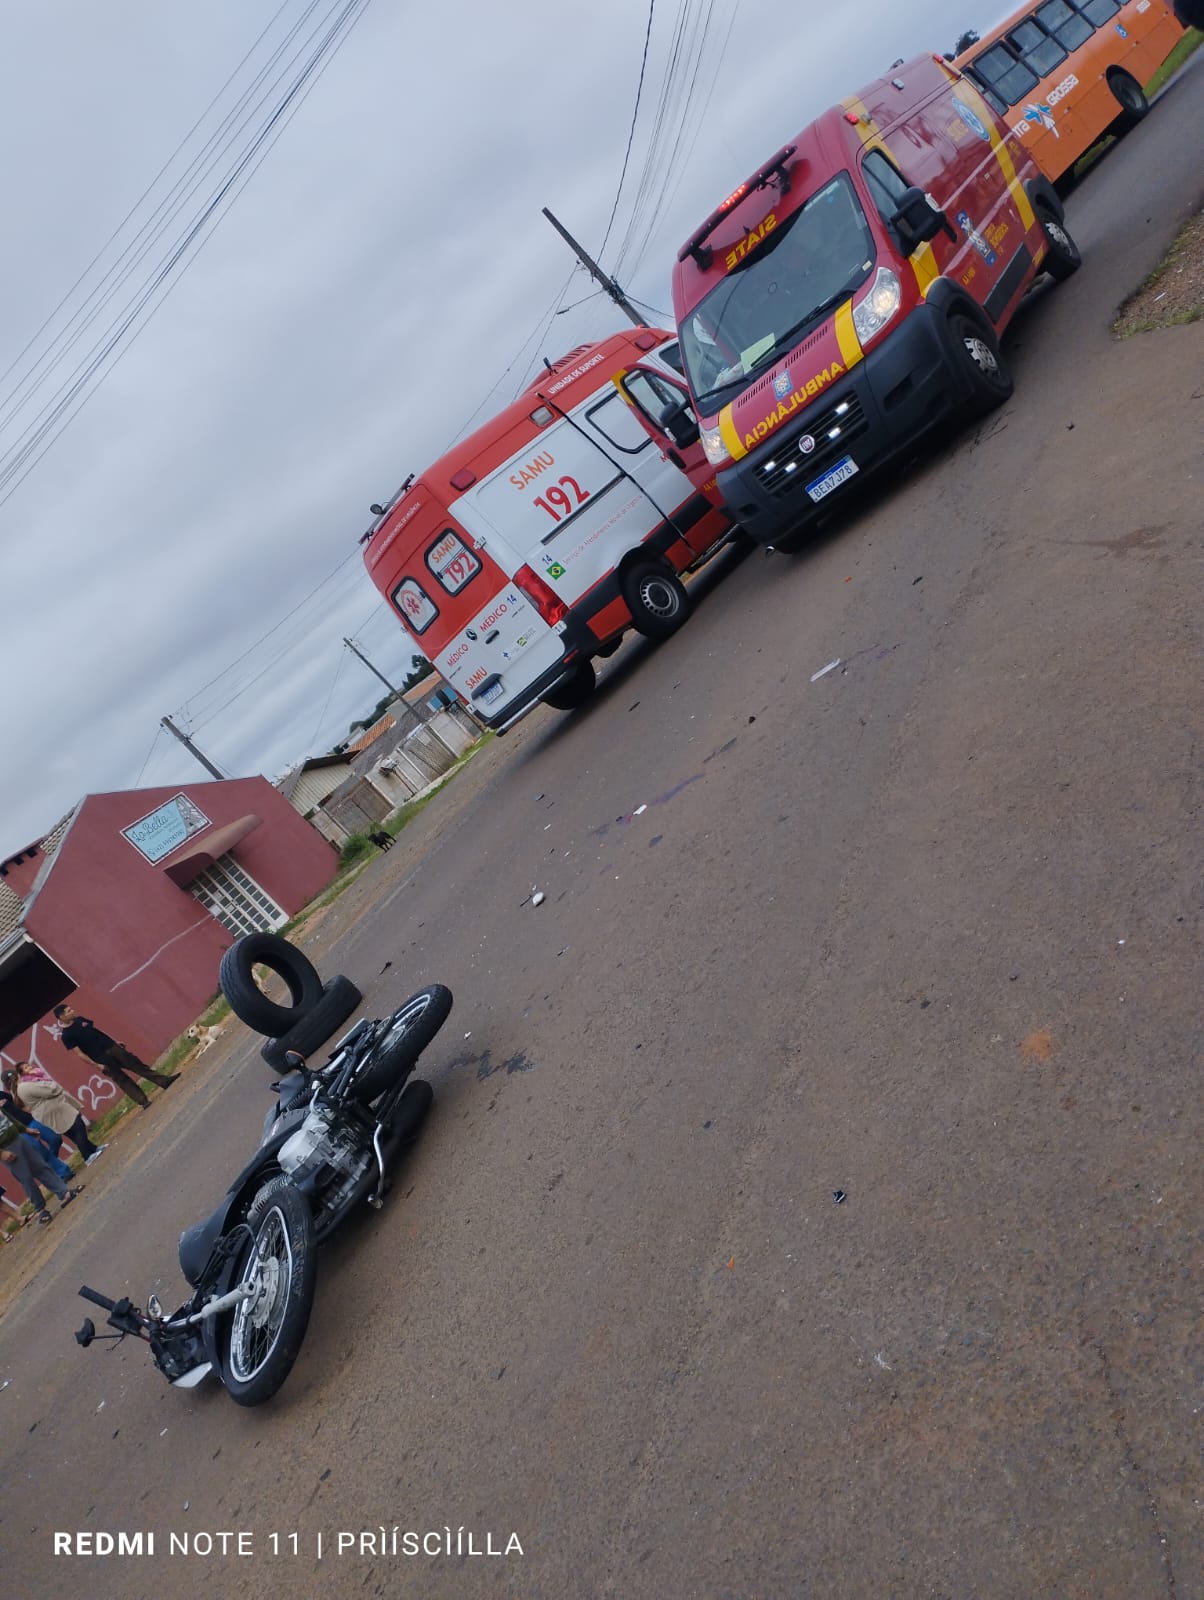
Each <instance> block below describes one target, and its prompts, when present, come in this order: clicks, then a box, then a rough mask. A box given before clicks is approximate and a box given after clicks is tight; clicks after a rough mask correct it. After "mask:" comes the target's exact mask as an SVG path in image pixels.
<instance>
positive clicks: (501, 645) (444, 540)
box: [391, 518, 564, 721]
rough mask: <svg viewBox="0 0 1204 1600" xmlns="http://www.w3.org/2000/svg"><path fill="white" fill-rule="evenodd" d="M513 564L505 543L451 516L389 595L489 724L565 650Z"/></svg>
mask: <svg viewBox="0 0 1204 1600" xmlns="http://www.w3.org/2000/svg"><path fill="white" fill-rule="evenodd" d="M511 564H512V561H511V558H510V557H509V553H508V552H507V551H506V550H505V549H504V548H501V549H497V550H494V549H491V548H489V541H488V540H482V539H475V538H474V537H473V536H472V535H471V534H470V533H469V532H468V531H467V530H466V529H464V528H463V527H461V526H458V525H457V524H456V523H455V522H454V521H453V519H451V518H448V519H447V522H446V525H445V526H444V527H442V528H441V529H440V530H439V532H438V533H437V534H436V535H435V537H434V538H432V539H431V540H429V541H428V542H427V543H426V544H425V545H424V546H421V547H419V548H418V549H416V551H415V553H414V556H413V558H412V559H411V561H410V563H409V564H408V567H407V569H406V571H405V574H404V575H403V576H402V578H401V580H400V582H398V583H397V584H396V586H395V587H394V589H393V591H392V595H391V598H392V600H393V603H394V604H395V605H396V607H397V609H398V611H399V612H400V614H401V616H402V617H403V618H404V619H405V622H406V626H407V627H408V628H409V630H410V632H411V633H412V634H413V635H414V638H415V640H416V642H417V644H418V647H419V649H421V650H422V651H423V652H424V653H425V654H427V655H428V656H429V658H430V659H431V660H432V661H433V662H434V664H435V666H436V667H438V669H439V671H440V672H441V673H442V674H443V676H444V677H445V678H446V679H447V681H448V682H449V683H450V684H451V685H452V687H453V688H454V689H456V690H457V691H458V692H459V693H460V694H461V695H462V696H463V697H464V699H465V700H467V701H468V703H469V705H471V706H472V708H473V710H474V711H477V712H478V713H479V714H480V715H481V716H483V717H486V718H488V719H489V720H490V721H493V720H494V719H495V718H497V717H498V716H499V715H505V714H506V713H507V711H508V708H509V707H510V706H511V705H512V704H513V703H515V702H517V701H522V703H524V704H525V703H526V702H527V700H529V699H530V695H529V694H527V692H526V691H527V690H529V688H530V686H531V684H533V683H534V682H536V680H538V679H539V678H540V677H542V676H544V675H546V674H547V673H548V672H550V671H552V670H553V669H554V668H555V666H556V664H557V662H558V661H559V660H560V658H561V656H562V655H563V653H564V649H563V644H562V642H561V639H560V636H559V634H558V633H557V632H556V630H555V629H554V628H553V627H552V626H551V625H550V624H549V623H548V622H546V621H545V620H544V619H543V617H541V616H540V615H539V613H538V611H536V609H535V607H534V606H533V605H532V603H531V602H530V600H528V599H527V597H526V596H525V595H524V594H523V593H522V592H521V590H519V589H518V588H516V587H515V585H514V582H513V574H512V572H510V571H508V570H507V567H508V566H510V565H511ZM428 639H429V641H430V643H429V645H428V643H427V642H425V641H426V640H428Z"/></svg>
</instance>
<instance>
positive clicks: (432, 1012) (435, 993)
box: [351, 983, 452, 1106]
mask: <svg viewBox="0 0 1204 1600" xmlns="http://www.w3.org/2000/svg"><path fill="white" fill-rule="evenodd" d="M451 1008H452V996H451V990H450V989H447V988H445V987H444V986H443V984H441V983H432V984H431V986H430V987H429V988H427V989H419V991H418V993H417V994H413V995H411V996H410V998H409V999H408V1000H407V1001H406V1002H405V1004H404V1005H400V1006H398V1008H397V1010H396V1011H395V1012H394V1013H393V1015H392V1016H391V1017H390V1018H389V1020H388V1022H387V1023H386V1025H385V1031H384V1035H383V1037H382V1038H381V1041H380V1043H379V1044H378V1045H377V1046H376V1048H375V1049H374V1050H373V1051H372V1053H371V1055H370V1056H369V1057H368V1059H367V1061H366V1062H365V1063H364V1065H363V1068H362V1069H361V1071H360V1073H359V1076H358V1077H357V1078H356V1079H355V1081H354V1082H353V1083H352V1085H351V1095H352V1098H353V1099H355V1100H357V1101H358V1102H359V1104H360V1105H362V1106H366V1105H371V1103H372V1101H373V1100H375V1099H376V1098H377V1097H378V1096H379V1095H382V1094H384V1092H385V1090H386V1089H392V1088H393V1087H394V1085H395V1084H397V1083H400V1082H402V1081H403V1080H404V1079H405V1078H406V1077H407V1076H408V1074H409V1073H411V1072H413V1070H414V1068H415V1066H416V1065H417V1062H418V1057H419V1056H420V1055H421V1054H422V1052H423V1051H424V1050H425V1049H426V1047H427V1045H428V1044H430V1042H431V1040H432V1039H433V1038H434V1037H435V1035H436V1034H437V1033H438V1032H439V1029H440V1028H441V1027H442V1026H443V1024H444V1023H445V1022H446V1021H447V1019H448V1016H449V1015H450V1013H451Z"/></svg>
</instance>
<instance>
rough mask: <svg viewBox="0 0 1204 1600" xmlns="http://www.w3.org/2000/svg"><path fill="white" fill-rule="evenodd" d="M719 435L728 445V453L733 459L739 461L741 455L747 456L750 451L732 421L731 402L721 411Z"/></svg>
mask: <svg viewBox="0 0 1204 1600" xmlns="http://www.w3.org/2000/svg"><path fill="white" fill-rule="evenodd" d="M719 437H720V438H721V439H722V440H723V442H724V444H725V445H726V446H727V453H728V455H729V456H731V458H732V460H733V461H739V459H740V457H741V456H746V455H747V454H748V451H747V450H746V449H745V448H744V440H743V439H741V437H740V435H739V434H738V433H737V432H736V425H735V423H734V422H733V421H732V408H731V405H730V403H729V404H728V405H726V406H724V408H723V410H722V411H721V412H720V413H719Z"/></svg>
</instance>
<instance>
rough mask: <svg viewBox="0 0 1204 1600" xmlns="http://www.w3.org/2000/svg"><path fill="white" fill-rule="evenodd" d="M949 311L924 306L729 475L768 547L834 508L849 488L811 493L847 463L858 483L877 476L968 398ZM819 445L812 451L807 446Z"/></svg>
mask: <svg viewBox="0 0 1204 1600" xmlns="http://www.w3.org/2000/svg"><path fill="white" fill-rule="evenodd" d="M946 329H947V319H946V316H945V313H944V312H943V311H940V310H938V309H937V308H936V307H934V306H931V305H922V306H917V307H916V308H915V310H913V311H912V312H911V313H910V314H909V315H908V316H907V317H906V318H905V319H904V321H903V322H901V323H900V324H899V326H898V327H897V328H895V329H894V330H893V331H892V332H891V333H890V334H889V335H888V336H887V337H886V338H885V339H884V340H883V341H882V343H881V344H880V345H878V346H877V348H876V349H874V350H872V351H871V352H870V353H869V355H867V356H866V357H865V359H864V360H863V361H859V362H858V364H857V365H856V366H855V367H854V368H853V369H852V371H851V372H849V373H848V374H847V375H846V376H845V377H843V378H841V379H840V380H839V382H837V383H836V384H833V385H832V386H831V387H830V388H826V389H825V390H824V391H823V394H822V396H821V397H820V398H819V399H817V400H816V401H815V402H814V403H813V404H812V405H810V406H808V407H807V409H806V410H805V411H804V412H803V413H802V414H801V415H799V416H796V417H792V418H791V420H790V422H789V423H787V424H785V425H784V426H783V427H781V428H779V429H778V431H777V432H776V433H774V434H773V435H772V436H771V437H770V438H769V439H767V440H766V441H765V443H764V444H760V445H758V446H757V448H756V449H755V450H753V451H751V452H750V454H748V455H747V456H744V457H742V458H741V459H740V460H739V461H736V462H733V463H732V464H731V466H729V467H725V468H724V469H723V470H722V471H721V472H720V473H719V488H720V491H721V492H722V494H723V497H724V500H725V501H726V502H727V506H728V509H729V511H730V512H731V514H732V517H733V519H734V520H735V521H736V522H737V523H739V524H740V526H741V527H742V528H743V529H744V530H745V532H746V533H747V534H748V535H749V536H750V537H751V538H753V539H755V540H757V541H758V542H759V543H761V544H772V543H773V542H774V540H775V539H776V538H782V537H784V536H785V535H787V534H797V533H798V532H799V531H801V530H802V529H804V528H805V527H806V526H807V525H808V524H809V523H813V522H815V521H817V520H818V519H819V518H820V517H821V516H823V515H825V514H826V513H827V512H829V511H831V510H833V509H835V507H836V506H837V505H838V504H839V502H840V500H841V499H842V498H843V496H844V494H845V492H846V490H847V484H842V485H841V486H840V487H839V488H837V489H835V490H834V491H833V492H832V493H831V494H829V495H827V496H826V497H825V498H824V499H823V500H821V501H818V502H815V501H812V500H811V498H810V497H809V495H808V493H807V485H808V484H813V483H815V482H816V480H817V479H819V478H822V477H823V476H824V474H825V473H826V472H829V471H830V470H831V469H832V468H833V467H834V466H835V465H836V464H837V463H838V462H839V461H841V460H842V459H843V458H844V457H845V456H851V457H852V459H853V461H854V462H855V463H856V465H857V474H856V476H855V477H854V478H850V479H849V480H848V482H849V483H853V482H857V481H859V480H861V479H863V478H864V477H865V475H866V474H867V473H869V472H874V471H876V470H877V469H878V468H879V467H881V466H883V465H884V464H885V463H886V462H887V461H889V460H890V459H891V458H892V457H893V456H896V455H897V454H898V453H899V452H900V451H901V450H903V449H905V448H906V447H907V446H908V445H909V444H912V443H914V441H915V440H916V439H918V438H920V437H922V436H923V435H924V434H925V433H927V432H928V430H929V429H930V428H931V427H933V425H934V424H936V423H938V422H940V421H941V420H942V419H943V418H945V417H947V416H949V415H950V414H951V413H953V412H954V411H956V410H957V408H958V406H959V404H960V403H961V401H962V400H963V398H964V387H963V382H962V379H961V377H960V375H959V373H958V370H957V368H956V366H955V365H954V361H953V355H952V350H951V346H950V342H949V338H948V335H947V332H946ZM808 439H809V440H811V441H812V445H811V448H810V449H809V450H807V451H806V452H804V451H803V450H801V449H800V441H804V440H808Z"/></svg>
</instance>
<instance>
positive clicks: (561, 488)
mask: <svg viewBox="0 0 1204 1600" xmlns="http://www.w3.org/2000/svg"><path fill="white" fill-rule="evenodd" d="M569 489H571V490H572V491H573V493H574V494H575V495H576V496H577V505H574V504H573V502H572V501H571V500H570V499H569V496H568V490H569ZM588 499H589V495H588V494H587V493H586V492H585V490H584V489H582V487H581V485H580V484H579V483H578V482H577V480H576V478H561V479H560V481H559V483H558V484H557V486H556V488H554V489H549V490H548V492H547V495H546V497H545V496H544V495H540V496H539V497H538V498H537V499H536V501H535V504H536V505H537V506H541V507H542V508H543V510H544V511H546V512H547V514H548V515H549V516H550V517H551V519H552V521H553V522H561V521H563V520H564V518H565V517H567V516H570V515H571V514H572V513H573V512H574V511H576V509H577V506H583V505H584V504H585V502H586V501H587V500H588Z"/></svg>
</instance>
